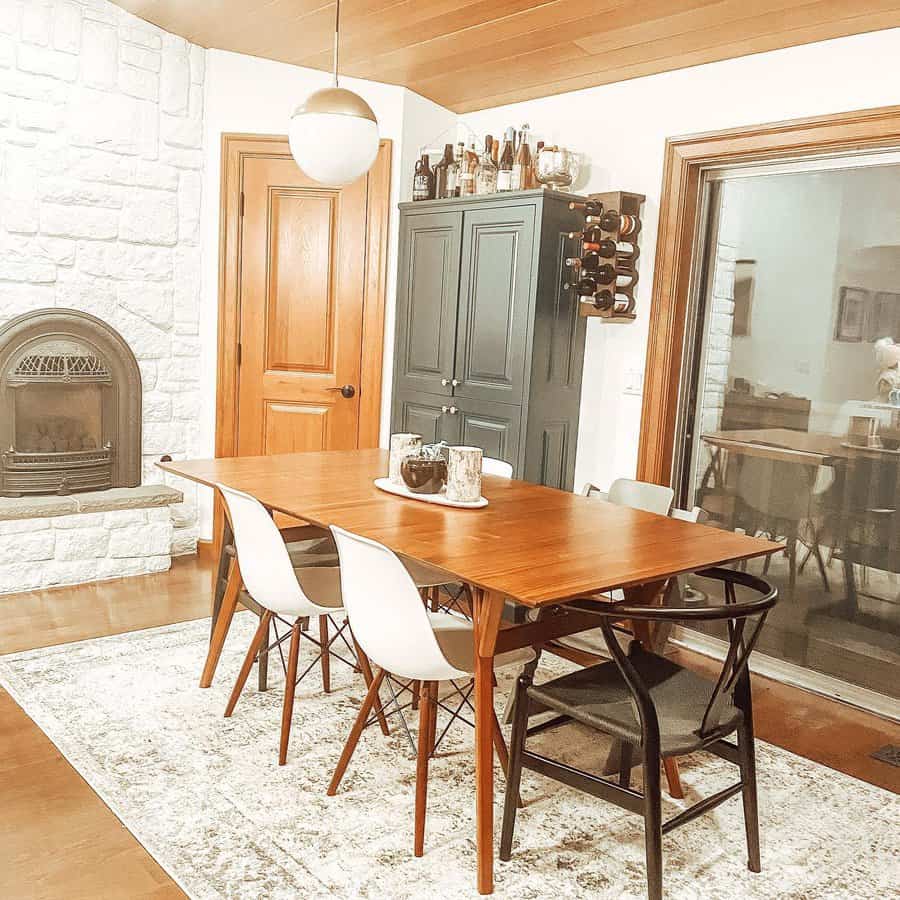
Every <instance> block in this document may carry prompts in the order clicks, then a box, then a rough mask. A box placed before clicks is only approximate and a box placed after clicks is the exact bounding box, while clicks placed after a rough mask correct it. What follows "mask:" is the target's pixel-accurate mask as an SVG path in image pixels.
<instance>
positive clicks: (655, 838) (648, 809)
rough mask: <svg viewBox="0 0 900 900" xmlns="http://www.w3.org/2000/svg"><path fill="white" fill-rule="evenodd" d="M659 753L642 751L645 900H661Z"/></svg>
mask: <svg viewBox="0 0 900 900" xmlns="http://www.w3.org/2000/svg"><path fill="white" fill-rule="evenodd" d="M659 770H660V759H659V753H658V752H656V753H653V752H649V751H648V750H646V749H645V750H644V853H645V856H646V860H647V900H662V876H663V873H662V802H661V801H662V797H661V794H660V784H659V780H660V779H659Z"/></svg>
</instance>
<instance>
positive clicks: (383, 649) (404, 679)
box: [328, 526, 534, 856]
mask: <svg viewBox="0 0 900 900" xmlns="http://www.w3.org/2000/svg"><path fill="white" fill-rule="evenodd" d="M332 531H333V533H334V537H335V542H336V544H337V548H338V555H339V556H340V561H341V567H340V571H341V591H342V595H343V598H344V604H345V606H346V608H347V613H348V614H349V616H350V624H351V627H352V628H353V633H354V634H355V635H356V639H357V640H358V641H359V645H360V647H361V648H362V650H363V652H365V653H366V654H367V655H368V657H369V659H371V661H372V663H373V664H374V665H375V666H377V671H376V673H375V678H374V680H373V681H372V684H371V686H370V687H369V691H368V693H367V694H366V698H365V700H364V701H363V704H362V706H361V707H360V710H359V714H358V715H357V717H356V721H355V722H354V724H353V728H352V730H351V731H350V736H349V737H348V739H347V743H346V746H345V747H344V751H343V753H342V754H341V757H340V760H339V761H338V764H337V768H336V769H335V772H334V776H333V777H332V779H331V784H330V785H329V787H328V795H329V796H334V794H335V793H337V789H338V787H339V785H340V783H341V779H342V778H343V776H344V772H345V771H346V770H347V765H348V764H349V762H350V759H351V757H352V756H353V752H354V750H355V749H356V745H357V743H358V742H359V738H360V735H361V734H362V732H363V730H364V729H365V728H366V726H367V725H369V724H371V722H370V721H369V717H370V715H371V713H372V709H373V706H375V704H376V703H377V702H378V691H379V688H380V687H381V685H382V682H385V681H386V682H387V683H388V684H389V686H391V685H393V684H397V685H399V686H400V688H401V690H410V689H412V690H415V689H416V686H419V685H420V686H421V687H420V688H419V690H420V702H419V733H418V741H417V747H416V760H417V762H416V813H415V837H414V842H413V846H414V852H415V855H416V856H421V855H422V854H423V853H424V846H425V806H426V796H427V785H428V761H429V759H430V758H431V757H432V756H433V754H434V752H435V749H436V748H437V746H438V745H439V744H440V742H441V739H442V738H443V736H444V735H445V734H446V733H447V728H449V727H450V725H451V724H452V723H453V721H455V720H456V719H457V718H462V713H463V710H464V709H470V710H471V709H472V704H471V701H470V700H469V696H470V694H471V692H472V675H473V673H474V671H475V647H474V638H473V626H472V623H471V622H469V621H468V620H466V619H463V618H461V617H459V616H453V615H450V614H448V613H443V612H432V611H430V610H428V609H426V608H425V606H424V604H423V603H422V601H421V598H420V597H419V594H418V592H417V590H416V585H415V582H414V581H413V579H412V578H411V577H410V575H409V572H407V570H406V569H405V568H404V566H403V563H402V562H401V560H400V559H399V557H398V556H397V555H396V554H395V553H393V552H392V551H391V550H389V549H388V548H387V547H385V546H383V545H382V544H379V543H377V542H376V541H372V540H369V539H368V538H364V537H360V536H359V535H356V534H352V533H351V532H349V531H344V530H342V529H340V528H337V527H336V526H332ZM533 658H534V652H533V651H532V650H531V648H524V649H522V650H513V651H510V652H509V653H501V654H499V655H498V656H496V657H495V660H494V664H495V666H496V667H497V668H502V667H504V666H511V665H521V664H523V663H526V662H528V661H529V660H531V659H533ZM441 682H444V683H449V685H450V687H451V688H452V690H453V692H454V693H453V695H452V696H453V697H454V698H457V697H458V698H461V699H460V700H459V705H458V706H457V707H456V708H455V709H454V708H453V707H452V706H450V705H448V703H447V702H445V699H442V698H441V697H440V696H439V694H438V687H439V684H440V683H441ZM460 682H462V684H460ZM390 689H391V693H392V696H393V698H394V703H393V709H392V705H391V704H387V705H386V706H385V710H386V712H387V714H388V715H393V714H394V712H396V711H398V710H399V709H400V704H399V702H397V697H396V694H395V692H394V688H393V686H391V687H390ZM439 707H440V708H442V709H444V710H445V711H446V712H448V713H450V720H449V722H448V723H447V727H446V728H444V730H443V731H442V732H441V735H440V736H439V737H436V733H437V710H438V708H439ZM470 724H471V723H470ZM493 728H494V747H495V749H496V751H497V756H498V757H499V759H500V762H501V764H502V766H503V769H504V771H506V770H507V768H508V766H507V763H508V754H507V749H506V742H505V741H504V739H503V734H502V732H501V731H500V724H499V723H498V721H497V717H496V716H494V717H493Z"/></svg>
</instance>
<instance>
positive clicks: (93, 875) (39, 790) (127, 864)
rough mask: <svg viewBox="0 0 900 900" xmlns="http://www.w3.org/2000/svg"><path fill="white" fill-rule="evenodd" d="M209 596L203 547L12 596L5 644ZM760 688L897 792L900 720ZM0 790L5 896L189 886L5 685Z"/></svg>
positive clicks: (770, 727)
mask: <svg viewBox="0 0 900 900" xmlns="http://www.w3.org/2000/svg"><path fill="white" fill-rule="evenodd" d="M209 596H210V567H209V564H208V563H207V562H204V561H198V560H197V559H196V558H194V557H191V558H185V559H179V560H176V561H175V563H174V564H173V567H172V570H171V571H170V572H167V573H163V574H161V575H150V576H146V577H143V578H128V579H121V580H117V581H109V582H104V583H102V584H95V585H85V586H79V587H68V588H55V589H53V590H47V591H35V592H32V593H27V594H20V595H17V596H15V597H10V596H4V597H2V598H0V603H2V606H3V611H4V615H3V618H2V619H0V654H2V653H11V652H15V651H17V650H23V649H27V648H31V647H44V646H50V645H52V644H59V643H64V642H67V641H77V640H83V639H86V638H92V637H101V636H104V635H110V634H119V633H122V632H126V631H133V630H135V629H139V628H151V627H154V626H156V625H164V624H168V623H171V622H180V621H187V620H189V619H195V618H200V617H202V616H205V615H208V612H209ZM682 652H683V651H682ZM692 660H693V662H694V664H696V665H698V666H700V667H701V668H702V667H703V666H704V665H708V663H707V662H706V661H704V660H703V659H702V658H699V657H693V656H692ZM198 675H199V673H198ZM754 692H755V693H754V703H755V712H756V722H757V733H758V736H759V737H760V738H761V739H762V740H766V741H769V742H771V743H773V744H777V745H779V746H781V747H785V748H786V749H788V750H791V751H792V752H794V753H798V754H799V755H801V756H805V757H807V758H809V759H814V760H816V761H818V762H821V763H823V764H825V765H827V766H831V767H832V768H835V769H838V770H840V771H842V772H847V773H848V774H850V775H854V776H855V777H857V778H861V779H863V780H865V781H869V782H871V783H872V784H877V785H880V786H882V787H884V788H887V789H889V790H893V791H895V792H898V793H900V769H897V768H894V767H892V766H889V765H887V764H886V763H882V762H878V761H877V760H873V759H871V758H870V757H869V754H870V753H871V752H872V751H873V750H875V749H877V748H878V747H881V746H882V745H884V744H888V743H894V744H900V726H897V725H894V724H892V723H890V722H888V721H886V720H884V719H880V718H878V717H876V716H872V715H869V714H867V713H864V712H860V711H859V710H855V709H852V708H850V707H847V706H844V705H843V704H840V703H836V702H834V701H831V700H826V699H824V698H822V697H817V696H814V695H812V694H808V693H806V692H804V691H800V690H797V689H796V688H791V687H787V686H785V685H781V684H777V683H775V682H772V681H769V680H767V679H762V678H759V679H756V680H755V686H754ZM0 797H2V802H0V834H2V835H3V838H2V843H0V897H9V898H14V900H61V898H66V900H82V898H83V900H88V898H90V900H106V898H110V900H112V898H116V900H123V898H128V900H130V898H135V900H170V898H176V897H179V898H180V897H184V896H185V895H184V894H183V893H182V891H181V890H180V889H179V888H178V886H177V885H176V884H175V883H174V882H173V881H172V880H171V879H170V878H169V877H168V875H167V874H166V873H165V872H164V871H163V870H162V869H161V868H160V867H159V865H157V863H156V862H155V861H154V860H153V858H152V857H151V856H150V854H149V853H147V851H146V850H144V848H143V847H142V846H141V845H140V844H139V843H138V842H137V841H136V840H135V839H134V838H133V837H132V836H131V834H130V832H128V831H127V830H126V829H125V827H124V826H123V825H122V824H121V822H120V821H119V820H118V819H117V818H116V816H115V815H114V814H113V813H112V812H111V811H110V810H109V808H108V807H107V806H106V805H105V804H104V803H103V802H102V801H101V800H100V799H99V797H97V795H96V794H94V792H93V791H92V790H91V788H90V787H89V786H88V785H87V783H86V782H85V781H84V780H83V779H82V778H81V776H80V775H79V774H78V773H77V772H76V771H75V769H74V768H72V766H70V765H69V763H68V762H67V761H66V760H65V759H64V758H63V757H62V755H61V754H60V753H59V751H58V750H57V749H56V747H55V746H54V745H53V744H52V743H51V742H50V741H49V740H48V738H47V737H46V736H45V735H44V734H43V732H42V731H41V730H40V729H39V728H38V727H37V726H36V725H35V724H34V723H33V722H32V721H31V719H29V718H28V716H26V715H25V713H24V712H22V710H21V709H20V708H19V707H18V706H17V705H16V704H15V703H14V702H13V700H12V699H11V698H10V696H9V695H8V694H7V693H6V692H5V691H2V690H0Z"/></svg>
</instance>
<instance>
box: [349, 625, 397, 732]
mask: <svg viewBox="0 0 900 900" xmlns="http://www.w3.org/2000/svg"><path fill="white" fill-rule="evenodd" d="M350 636H351V637H352V638H353V647H354V649H355V650H356V658H357V660H358V661H359V669H360V671H361V672H362V677H363V681H365V683H366V688H370V687H371V686H372V666H371V664H370V663H369V657H368V656H366V654H365V653H364V652H363V648H362V647H360V646H359V644H358V643H357V641H356V636H355V635H354V634H353V629H352V628H351V629H350ZM375 715H376V716H377V717H378V725H379V726H380V728H381V733H382V734H384V735H388V734H390V733H391V730H390V729H389V728H388V723H387V719H386V718H385V716H384V709H383V708H382V706H381V697H376V698H375Z"/></svg>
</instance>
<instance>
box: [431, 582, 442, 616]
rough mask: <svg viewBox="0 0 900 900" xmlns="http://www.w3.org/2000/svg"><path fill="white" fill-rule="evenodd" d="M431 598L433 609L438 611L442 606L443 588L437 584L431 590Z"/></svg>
mask: <svg viewBox="0 0 900 900" xmlns="http://www.w3.org/2000/svg"><path fill="white" fill-rule="evenodd" d="M428 594H429V596H430V598H431V611H432V612H437V611H438V610H439V609H440V608H441V589H440V587H439V586H438V585H435V586H434V587H433V588H432V589H431V590H430V591H429V592H428Z"/></svg>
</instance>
